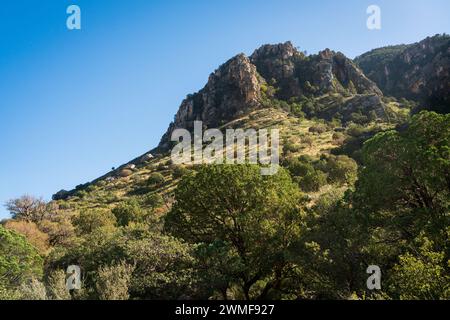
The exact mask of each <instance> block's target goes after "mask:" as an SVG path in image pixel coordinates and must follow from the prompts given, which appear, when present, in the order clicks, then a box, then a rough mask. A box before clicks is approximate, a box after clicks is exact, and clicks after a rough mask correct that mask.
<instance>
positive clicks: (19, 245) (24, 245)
mask: <svg viewBox="0 0 450 320" xmlns="http://www.w3.org/2000/svg"><path fill="white" fill-rule="evenodd" d="M42 273H43V259H42V257H41V256H40V255H39V252H38V250H37V249H36V248H34V247H33V246H32V245H31V244H29V243H28V242H27V240H26V239H25V237H24V236H22V235H19V234H17V233H16V232H14V231H12V230H7V229H5V228H4V227H3V226H1V225H0V285H3V286H4V287H6V288H11V287H12V288H14V287H16V286H18V285H19V284H21V283H23V282H25V281H26V280H29V279H32V278H35V277H37V278H40V277H42Z"/></svg>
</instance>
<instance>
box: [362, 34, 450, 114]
mask: <svg viewBox="0 0 450 320" xmlns="http://www.w3.org/2000/svg"><path fill="white" fill-rule="evenodd" d="M355 61H356V62H357V63H358V64H359V66H360V67H361V68H362V70H363V71H364V73H365V74H367V75H368V77H369V78H370V79H372V80H373V81H375V82H376V83H377V84H378V86H379V87H380V88H381V89H382V90H383V92H384V93H385V94H386V95H391V96H394V97H397V98H402V97H404V98H407V99H411V100H416V101H419V102H421V104H422V107H425V108H430V109H434V110H438V111H441V112H446V113H448V112H450V36H448V35H436V36H434V37H429V38H426V39H425V40H423V41H421V42H418V43H415V44H412V45H407V46H396V47H386V48H380V49H376V50H372V51H370V52H368V53H366V54H364V55H362V56H360V57H358V58H356V59H355Z"/></svg>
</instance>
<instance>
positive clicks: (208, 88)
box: [159, 53, 264, 149]
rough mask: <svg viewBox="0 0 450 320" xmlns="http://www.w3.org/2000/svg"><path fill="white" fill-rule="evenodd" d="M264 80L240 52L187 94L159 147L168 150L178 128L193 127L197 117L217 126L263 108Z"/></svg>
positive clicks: (211, 125)
mask: <svg viewBox="0 0 450 320" xmlns="http://www.w3.org/2000/svg"><path fill="white" fill-rule="evenodd" d="M263 82H264V80H263V79H262V78H261V77H260V76H259V74H258V72H257V71H256V67H255V66H254V65H253V64H252V63H251V62H250V59H249V58H248V57H247V56H245V55H244V54H242V53H241V54H238V55H236V56H235V57H233V58H232V59H230V60H228V61H227V62H226V63H224V64H223V65H221V66H220V67H219V68H218V69H217V70H216V71H215V72H214V73H212V74H211V75H210V76H209V79H208V82H207V84H206V85H205V87H204V88H203V89H202V90H200V91H199V92H197V93H195V94H192V95H188V96H187V97H186V99H185V100H184V101H183V102H182V103H181V106H180V108H179V110H178V112H177V114H176V115H175V119H174V121H173V122H172V123H171V124H170V126H169V129H168V130H167V132H166V133H165V134H164V136H163V137H162V139H161V143H160V145H159V147H160V148H161V149H167V147H168V146H169V144H170V137H171V135H172V132H173V130H175V129H176V128H184V129H188V130H192V129H193V126H194V121H197V120H198V121H203V125H204V126H206V127H217V126H220V125H221V124H223V123H225V122H227V121H229V120H232V119H234V118H236V117H238V116H239V115H242V114H244V113H246V112H248V111H250V110H253V109H255V108H259V107H260V106H261V104H260V100H261V84H262V83H263Z"/></svg>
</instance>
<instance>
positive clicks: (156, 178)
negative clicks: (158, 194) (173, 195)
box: [147, 172, 165, 187]
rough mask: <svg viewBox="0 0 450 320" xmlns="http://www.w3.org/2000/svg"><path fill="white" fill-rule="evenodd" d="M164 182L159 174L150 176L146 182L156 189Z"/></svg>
mask: <svg viewBox="0 0 450 320" xmlns="http://www.w3.org/2000/svg"><path fill="white" fill-rule="evenodd" d="M164 181H165V179H164V176H163V175H162V174H161V173H159V172H155V173H152V174H151V175H150V177H149V178H148V180H147V184H148V185H149V186H150V187H158V186H160V185H162V184H163V183H164Z"/></svg>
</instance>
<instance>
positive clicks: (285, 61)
mask: <svg viewBox="0 0 450 320" xmlns="http://www.w3.org/2000/svg"><path fill="white" fill-rule="evenodd" d="M250 60H251V61H252V63H253V64H254V65H255V66H256V68H257V70H258V72H259V73H260V74H261V76H263V77H264V78H265V79H266V80H267V81H268V82H269V83H270V84H272V85H273V86H275V87H276V88H277V89H278V92H277V98H279V99H283V100H288V99H290V98H292V97H298V96H301V95H313V96H318V95H323V94H326V93H330V92H345V91H349V90H350V91H352V93H355V94H370V93H373V94H377V95H382V92H381V90H380V89H379V88H378V87H377V85H376V84H375V83H374V82H372V81H371V80H369V79H368V78H367V77H366V76H365V75H364V74H363V72H362V71H361V70H360V69H359V68H358V67H357V66H356V65H355V63H353V61H352V60H350V59H348V58H347V57H346V56H345V55H344V54H342V53H340V52H337V53H336V52H334V51H332V50H330V49H325V50H323V51H321V52H319V54H317V55H312V56H308V57H307V56H305V54H303V53H301V52H299V51H298V50H297V49H296V48H294V46H293V45H292V43H291V42H286V43H283V44H277V45H264V46H262V47H261V48H259V49H257V50H256V51H255V52H254V53H253V54H252V56H251V57H250Z"/></svg>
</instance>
